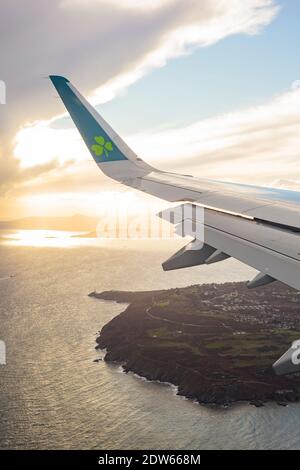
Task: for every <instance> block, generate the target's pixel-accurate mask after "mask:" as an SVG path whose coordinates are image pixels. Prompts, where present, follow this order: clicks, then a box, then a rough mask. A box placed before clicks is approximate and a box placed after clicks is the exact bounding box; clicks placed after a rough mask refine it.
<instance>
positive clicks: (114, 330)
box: [89, 283, 300, 406]
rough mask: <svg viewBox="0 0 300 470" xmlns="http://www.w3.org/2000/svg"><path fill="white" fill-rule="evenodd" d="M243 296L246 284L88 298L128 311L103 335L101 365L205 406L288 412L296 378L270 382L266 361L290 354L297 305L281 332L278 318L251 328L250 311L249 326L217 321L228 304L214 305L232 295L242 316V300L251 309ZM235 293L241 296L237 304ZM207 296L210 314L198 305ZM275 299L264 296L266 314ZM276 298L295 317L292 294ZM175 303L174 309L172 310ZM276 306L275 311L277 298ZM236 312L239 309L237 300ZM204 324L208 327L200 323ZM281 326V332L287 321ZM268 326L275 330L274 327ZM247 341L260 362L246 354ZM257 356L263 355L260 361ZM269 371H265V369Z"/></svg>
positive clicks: (298, 386) (298, 393) (298, 396)
mask: <svg viewBox="0 0 300 470" xmlns="http://www.w3.org/2000/svg"><path fill="white" fill-rule="evenodd" d="M243 289H244V284H243V283H227V284H223V285H215V284H211V285H206V286H190V287H188V288H181V289H170V290H166V291H152V292H151V291H149V292H118V291H115V292H113V291H109V292H102V293H97V292H93V293H91V294H89V295H90V296H91V297H95V298H98V299H102V300H106V301H115V302H117V303H124V304H127V306H126V308H125V310H124V311H123V312H121V313H120V314H119V315H118V316H117V317H115V318H113V319H112V320H111V321H110V322H109V323H108V324H107V325H105V326H104V327H103V328H102V330H101V332H100V336H99V337H98V338H97V340H96V342H97V346H96V348H97V349H104V348H105V349H106V354H105V357H104V361H106V362H109V363H117V364H119V365H120V366H121V367H122V370H123V371H124V372H125V373H129V372H132V373H134V374H136V375H137V376H139V377H141V378H142V379H144V380H148V381H151V382H158V383H163V384H170V385H171V386H173V387H177V393H176V394H177V395H179V396H182V397H184V398H186V399H189V400H192V401H196V402H197V403H199V404H202V405H214V406H215V405H218V406H228V405H231V404H233V403H250V404H252V405H255V406H262V405H263V404H264V403H267V402H276V403H277V404H279V405H281V406H286V404H288V403H289V402H298V401H300V378H299V377H297V376H289V377H277V376H275V375H274V374H273V371H272V370H271V365H272V361H271V358H272V356H274V357H275V358H277V354H278V353H277V352H276V353H275V351H278V352H280V350H281V349H282V348H283V349H284V348H285V347H286V346H289V343H290V339H291V338H294V337H295V335H298V336H299V337H300V324H299V326H298V323H297V322H298V320H297V318H296V316H295V312H297V311H298V310H299V306H298V305H296V309H295V312H293V314H291V315H289V317H288V321H289V322H292V323H293V322H294V325H293V329H291V330H289V329H287V328H282V331H279V330H280V329H279V328H278V318H279V317H280V316H281V314H280V312H279V314H278V316H277V317H278V318H277V317H276V318H273V316H274V315H273V316H271V317H270V318H269V323H267V324H263V325H262V324H261V323H260V324H259V325H257V324H256V320H257V318H256V317H255V316H254V317H253V318H252V320H255V321H250V322H249V318H248V317H247V315H248V314H249V312H248V311H247V312H246V313H247V314H246V315H244V316H245V318H246V320H245V319H244V318H237V317H236V316H235V317H234V318H233V316H232V312H228V314H226V315H224V317H222V322H220V318H221V317H220V310H222V312H223V313H222V314H224V309H225V311H226V308H225V307H226V302H224V305H221V306H220V304H219V302H220V293H221V294H222V296H223V298H225V297H224V295H225V294H226V295H227V294H228V295H229V297H230V296H232V293H235V294H234V295H235V297H234V298H235V299H237V298H239V297H241V302H240V303H239V305H240V307H243V309H244V310H243V309H242V311H243V312H245V308H246V307H245V304H244V301H245V298H244V297H245V295H247V298H248V303H249V302H250V301H251V295H253V294H252V293H249V291H248V290H245V291H243ZM219 291H220V292H219ZM236 292H239V293H240V294H241V295H240V296H236ZM260 292H262V291H260ZM277 292H278V288H277ZM191 293H193V295H194V297H195V296H196V297H197V309H198V310H197V313H194V311H195V310H196V307H195V298H193V296H192V295H191ZM216 293H217V294H216ZM187 294H188V295H187ZM204 294H205V295H204ZM210 294H211V295H212V296H211V299H212V301H211V303H210V305H209V310H213V307H214V311H207V302H206V303H205V302H203V298H204V297H205V298H206V299H207V297H208V296H209V295H210ZM260 295H262V294H260ZM272 295H273V293H272V291H271V289H270V288H269V289H267V288H266V289H265V293H264V300H263V302H262V303H263V304H264V306H265V307H264V308H265V309H266V307H267V306H269V307H270V306H271V307H272V302H273V303H274V301H272ZM280 295H281V302H282V305H285V307H286V304H287V302H290V303H291V310H292V307H293V308H294V307H295V305H294V304H295V302H294V300H293V298H292V300H289V299H290V298H291V297H290V296H291V290H290V289H289V288H286V287H285V286H282V287H281V288H280ZM174 296H176V303H174V302H172V299H173V298H174ZM216 299H217V300H216ZM265 299H269V300H268V303H269V304H270V303H271V305H267V301H266V300H265ZM167 302H169V303H167ZM275 303H276V305H277V307H278V295H277V299H276V301H275ZM178 305H180V308H178ZM234 305H235V306H236V305H237V302H236V300H235V303H234ZM174 306H175V307H174ZM183 307H184V308H183ZM191 311H192V312H193V313H192V314H191V313H190V312H191ZM234 311H236V309H235V310H234ZM179 317H180V318H179ZM182 318H188V319H189V320H188V321H189V323H184V322H183V323H180V321H182ZM191 319H192V320H191ZM203 320H205V322H204V323H201V322H203ZM191 321H194V322H195V324H192V323H190V322H191ZM217 321H218V323H217ZM284 321H285V323H284V326H285V327H286V322H287V320H286V318H285V317H284ZM197 322H198V323H199V324H197ZM209 322H210V325H209V328H208V327H207V324H208V323H209ZM272 322H273V323H275V324H274V325H271V323H272ZM220 323H221V324H220ZM175 324H176V325H175ZM178 325H181V326H180V327H179V326H178ZM270 326H273V327H274V326H276V327H277V337H276V336H274V340H273V341H272V340H271V339H270V331H269V330H270ZM196 327H197V328H196ZM178 328H181V330H182V331H181V330H178ZM297 328H298V329H297ZM230 329H231V330H232V331H230ZM191 330H193V331H191ZM195 330H197V336H195ZM243 330H246V331H243ZM174 331H175V333H176V334H175V333H174ZM229 331H230V334H229ZM298 331H299V333H298ZM153 332H154V333H155V334H154V333H153ZM268 333H269V334H268ZM250 335H251V336H250ZM183 337H184V338H183ZM248 338H249V339H248ZM251 338H252V342H253V347H254V351H256V350H257V353H258V354H257V355H258V357H256V356H255V355H253V350H252V349H249V341H251ZM253 338H254V340H253ZM278 338H280V341H278ZM247 341H248V343H247ZM273 343H274V344H273ZM233 346H234V347H233ZM244 346H246V350H245V351H243V347H244ZM230 347H231V349H230ZM237 348H238V349H237ZM262 350H263V351H264V352H265V354H266V358H265V360H263V359H264V355H263V354H262ZM278 357H279V356H278ZM214 362H215V363H214ZM266 363H269V364H268V366H267V367H266ZM235 365H236V367H234V366H235Z"/></svg>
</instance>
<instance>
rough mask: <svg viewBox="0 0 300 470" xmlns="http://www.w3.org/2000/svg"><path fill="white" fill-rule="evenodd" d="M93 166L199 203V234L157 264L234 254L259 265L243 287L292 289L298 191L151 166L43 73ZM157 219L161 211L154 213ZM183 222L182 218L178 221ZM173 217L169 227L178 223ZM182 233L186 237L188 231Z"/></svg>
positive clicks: (298, 259) (299, 260) (299, 228)
mask: <svg viewBox="0 0 300 470" xmlns="http://www.w3.org/2000/svg"><path fill="white" fill-rule="evenodd" d="M50 79H51V81H52V83H53V85H54V86H55V88H56V90H57V92H58V94H59V95H60V97H61V99H62V101H63V103H64V105H65V107H66V109H67V110H68V112H69V114H70V116H71V118H72V119H73V121H74V123H75V125H76V127H77V128H78V130H79V132H80V134H81V136H82V138H83V140H84V141H85V143H86V145H87V147H88V150H89V151H90V153H91V155H92V157H93V158H94V160H95V162H96V163H97V165H98V166H99V168H100V169H101V170H102V171H103V172H104V173H105V174H106V175H107V176H109V177H111V178H113V179H115V180H116V181H119V182H121V183H123V184H125V185H127V186H130V187H132V188H135V189H138V190H140V191H143V192H146V193H148V194H151V195H153V196H156V197H158V198H161V199H165V200H167V201H170V202H180V203H181V204H182V206H181V207H186V206H187V205H188V204H190V205H192V206H193V207H202V208H203V210H204V221H199V220H197V219H196V220H192V218H191V219H190V220H184V225H185V232H186V231H188V229H186V227H189V224H191V226H192V225H193V226H194V225H195V224H197V223H198V224H200V223H202V224H203V230H202V233H203V234H204V244H203V243H202V242H203V240H197V237H195V240H194V242H192V243H189V244H188V245H187V247H185V248H184V249H182V250H180V252H178V253H176V254H175V255H174V256H173V257H172V258H170V259H169V260H167V261H166V262H165V263H164V264H163V267H164V269H166V270H168V269H179V268H182V267H188V266H194V265H199V264H211V263H214V262H220V261H222V260H224V259H226V258H228V257H234V258H237V259H239V260H240V261H242V262H244V263H246V264H248V265H250V266H252V267H254V268H256V269H258V270H259V272H260V273H259V274H258V276H256V278H255V279H254V280H253V281H251V282H250V283H249V285H248V286H249V287H258V286H260V285H265V284H267V283H269V282H272V281H274V280H280V281H282V282H284V283H286V284H288V285H289V286H291V287H294V288H295V289H300V276H299V274H300V253H299V252H300V249H299V241H300V238H299V237H300V217H299V213H300V193H298V192H296V191H284V190H279V189H276V188H261V187H255V186H249V185H238V184H233V183H224V182H217V181H212V180H206V179H199V178H193V177H190V176H184V175H179V174H172V173H168V172H164V171H160V170H157V169H155V168H153V167H152V166H150V165H148V164H147V163H146V162H144V161H143V160H142V159H141V158H139V157H138V156H137V155H136V154H135V153H134V152H133V151H132V150H131V149H130V148H129V147H128V146H127V145H126V143H125V142H124V141H123V140H122V139H121V137H120V136H119V135H118V134H116V132H115V131H114V130H113V129H112V128H111V127H110V126H109V124H108V123H107V122H106V121H105V120H104V119H103V118H102V117H101V116H100V115H99V114H98V113H97V111H96V110H95V109H94V108H93V107H92V106H91V105H90V104H89V103H88V102H87V101H86V100H85V98H84V97H83V96H82V95H81V94H80V93H79V92H78V91H77V90H76V88H75V87H74V86H73V85H72V84H71V83H70V82H69V80H67V79H65V78H64V77H60V76H54V75H52V76H50ZM160 215H161V217H162V218H166V217H167V216H168V214H167V213H162V214H160ZM180 223H181V224H182V223H183V220H182V221H181V222H180ZM180 223H178V222H177V230H178V227H179V226H180ZM192 233H193V231H192V229H191V234H189V233H186V234H187V235H191V236H192Z"/></svg>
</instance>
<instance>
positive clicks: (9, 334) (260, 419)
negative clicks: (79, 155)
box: [0, 231, 300, 450]
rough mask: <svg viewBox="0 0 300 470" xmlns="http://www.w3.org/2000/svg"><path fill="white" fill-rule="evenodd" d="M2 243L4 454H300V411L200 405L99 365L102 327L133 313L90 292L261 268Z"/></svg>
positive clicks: (157, 245)
mask: <svg viewBox="0 0 300 470" xmlns="http://www.w3.org/2000/svg"><path fill="white" fill-rule="evenodd" d="M29 232H31V233H29ZM0 236H1V240H0V259H1V264H0V299H1V300H0V340H1V341H4V342H5V345H6V365H0V384H1V388H0V394H1V399H0V448H1V449H76V448H79V449H157V450H158V449H183V450H184V449H199V450H201V449H299V448H300V426H299V422H300V404H290V405H289V406H288V407H285V408H284V407H280V406H278V405H275V404H268V405H266V406H264V407H262V408H255V407H253V406H250V405H248V404H236V405H234V406H232V407H229V408H210V407H206V406H200V405H198V404H196V403H193V402H191V401H188V400H186V399H184V398H182V397H178V396H176V390H175V389H174V387H171V386H169V385H167V384H158V383H151V382H147V381H145V380H142V379H141V378H139V377H136V376H135V375H133V374H124V373H123V372H122V370H121V369H120V367H119V366H118V365H108V364H106V363H105V362H103V361H100V362H94V360H95V359H98V358H101V357H102V356H103V353H102V352H98V351H96V350H95V345H96V343H95V339H96V337H97V335H98V332H99V330H100V329H101V328H102V326H103V325H105V324H106V323H107V322H108V321H109V320H110V319H111V318H113V317H114V316H115V315H118V313H120V312H121V311H122V310H124V308H125V306H124V305H120V304H116V303H113V302H106V301H100V300H97V299H94V298H90V297H88V294H89V292H91V291H93V290H97V291H103V290H110V289H117V290H148V289H149V290H150V289H164V288H170V287H181V286H186V285H190V284H196V283H207V282H226V281H233V280H236V281H239V280H243V279H245V280H246V279H248V278H251V277H252V276H253V274H254V271H253V270H252V269H250V268H248V267H246V266H243V265H242V264H240V263H238V262H236V261H234V260H228V261H224V262H222V263H220V264H217V265H213V266H208V267H202V268H201V267H197V268H192V269H186V270H181V271H175V272H169V273H166V272H163V271H162V268H161V266H160V265H161V263H162V261H164V260H165V259H166V258H168V257H169V256H170V255H171V254H173V252H174V251H176V250H177V249H179V247H180V246H182V245H183V244H184V242H183V241H174V240H173V241H152V242H142V241H111V242H110V241H107V240H106V241H104V240H102V241H101V240H93V239H82V238H80V239H79V238H78V239H74V238H72V239H71V238H70V234H67V233H61V234H58V233H45V232H43V233H41V232H39V231H22V232H15V233H9V232H2V234H0ZM274 340H275V339H274Z"/></svg>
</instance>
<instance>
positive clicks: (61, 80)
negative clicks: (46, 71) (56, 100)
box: [49, 75, 70, 86]
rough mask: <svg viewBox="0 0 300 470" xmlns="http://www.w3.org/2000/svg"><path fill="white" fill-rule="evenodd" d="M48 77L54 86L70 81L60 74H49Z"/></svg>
mask: <svg viewBox="0 0 300 470" xmlns="http://www.w3.org/2000/svg"><path fill="white" fill-rule="evenodd" d="M49 78H50V80H51V82H52V83H53V85H54V86H56V85H59V84H63V83H69V82H70V80H68V79H67V78H66V77H63V76H62V75H49Z"/></svg>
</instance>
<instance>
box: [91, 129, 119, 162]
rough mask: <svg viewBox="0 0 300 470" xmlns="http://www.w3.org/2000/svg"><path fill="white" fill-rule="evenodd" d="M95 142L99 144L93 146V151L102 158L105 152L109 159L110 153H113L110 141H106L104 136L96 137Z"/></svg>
mask: <svg viewBox="0 0 300 470" xmlns="http://www.w3.org/2000/svg"><path fill="white" fill-rule="evenodd" d="M94 140H95V141H96V142H97V143H96V144H94V145H92V151H93V152H94V154H95V155H97V157H101V155H102V154H103V152H104V153H105V156H106V158H108V155H109V152H112V151H113V149H114V148H113V144H112V143H111V142H109V141H107V142H106V141H105V139H104V137H102V135H97V136H96V137H94Z"/></svg>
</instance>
